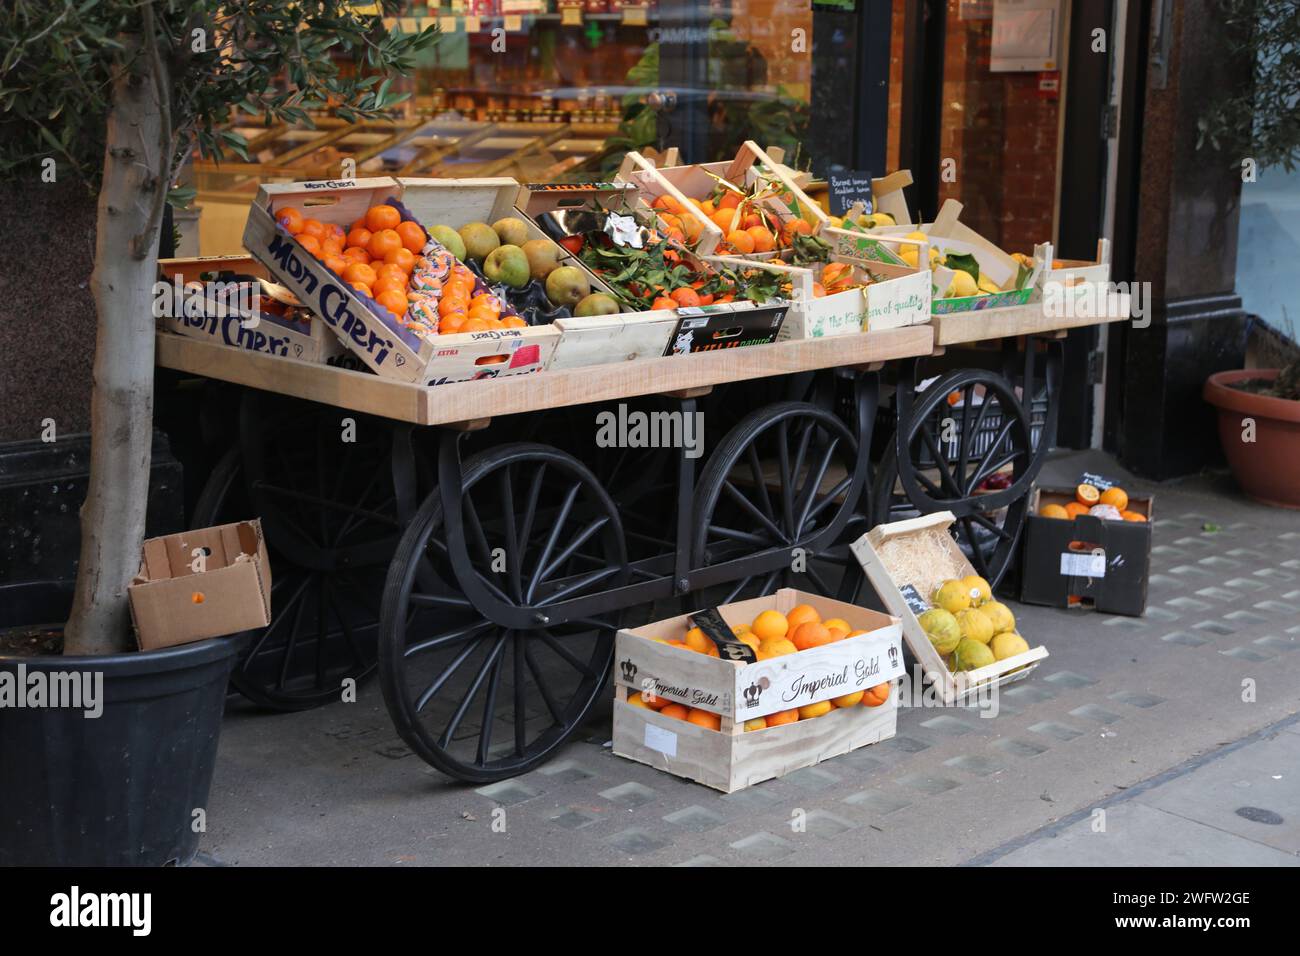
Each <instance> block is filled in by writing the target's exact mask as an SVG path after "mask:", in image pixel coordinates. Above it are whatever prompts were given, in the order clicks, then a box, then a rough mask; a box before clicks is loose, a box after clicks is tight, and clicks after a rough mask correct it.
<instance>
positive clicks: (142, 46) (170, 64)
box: [0, 0, 436, 654]
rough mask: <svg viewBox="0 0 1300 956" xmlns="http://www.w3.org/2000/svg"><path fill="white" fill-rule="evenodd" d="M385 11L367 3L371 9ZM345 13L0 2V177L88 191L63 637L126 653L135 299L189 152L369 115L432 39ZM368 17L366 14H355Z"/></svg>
mask: <svg viewBox="0 0 1300 956" xmlns="http://www.w3.org/2000/svg"><path fill="white" fill-rule="evenodd" d="M398 5H399V4H398V0H383V2H382V3H381V4H379V8H380V10H381V11H382V13H387V14H392V13H395V12H396V8H397V6H398ZM356 7H357V5H355V4H353V3H349V2H347V0H78V2H73V0H8V2H6V3H5V4H3V5H0V52H2V54H3V58H2V59H0V171H3V172H4V173H5V174H6V175H8V176H10V177H14V178H18V177H22V178H24V179H30V180H31V181H32V182H33V183H46V184H48V183H51V182H57V183H58V184H59V188H79V189H86V190H90V191H92V192H94V191H97V193H98V200H97V219H96V239H95V261H94V269H93V273H92V275H91V291H92V294H93V297H94V301H95V309H96V337H95V357H94V382H93V388H92V398H91V461H90V480H89V486H88V491H87V495H86V501H85V504H84V505H83V507H82V510H81V557H80V563H79V567H78V573H77V585H76V592H75V598H74V602H73V608H72V613H71V615H70V617H69V620H68V623H67V628H66V631H65V638H64V652H65V653H68V654H92V653H111V652H114V651H119V650H125V649H126V648H127V647H128V646H129V639H130V621H129V614H128V607H127V600H126V589H127V585H128V584H129V583H130V581H131V579H132V577H133V576H134V575H135V573H136V572H137V571H138V569H139V562H140V546H141V542H142V540H143V538H144V523H145V504H146V496H147V494H148V486H149V465H150V458H151V448H150V444H151V438H152V413H153V364H154V319H153V312H152V298H153V297H152V287H153V282H154V278H155V270H156V265H155V262H154V258H155V256H156V251H157V248H158V233H159V226H160V224H161V223H162V220H163V213H164V205H165V204H166V203H167V202H168V201H169V199H172V200H174V199H176V198H177V197H176V192H177V191H176V190H174V189H173V186H174V184H175V181H176V177H177V175H178V173H179V171H180V168H181V166H182V165H183V164H184V162H185V161H186V159H187V158H188V157H190V156H191V155H192V154H193V153H194V152H195V150H197V151H198V152H199V153H201V154H202V155H204V156H209V157H214V158H220V157H221V156H222V155H224V154H229V153H234V154H236V155H239V156H241V157H242V158H244V159H247V156H246V154H245V146H246V143H245V142H244V140H243V139H242V137H240V136H239V135H238V134H236V133H234V132H231V131H230V129H229V124H230V122H231V120H233V119H235V118H236V117H237V116H239V115H240V114H246V115H247V116H249V117H266V118H270V119H276V120H283V121H287V122H290V123H298V124H310V122H311V119H310V113H311V112H312V111H318V110H322V109H326V108H331V109H333V111H334V112H335V113H336V114H337V115H339V116H341V117H343V118H344V119H349V120H350V119H356V118H359V117H364V116H371V115H377V114H379V113H381V112H382V111H384V110H386V109H388V108H389V107H391V106H393V105H394V104H396V103H398V102H400V101H401V100H402V99H404V98H405V96H404V95H399V94H396V93H393V92H391V91H390V86H391V83H392V77H393V75H394V74H404V73H408V72H409V71H410V69H411V68H412V66H413V58H414V56H415V55H416V54H417V53H418V52H419V51H421V50H423V49H424V48H426V47H427V46H428V45H429V44H431V43H432V42H434V41H435V39H436V36H435V33H434V31H433V30H432V29H428V30H425V31H423V32H420V33H403V32H401V31H400V30H397V29H394V30H388V29H386V28H385V26H384V21H383V16H382V14H374V13H370V14H362V13H358V12H357V9H356ZM374 8H375V5H373V4H371V5H370V9H371V10H373V9H374Z"/></svg>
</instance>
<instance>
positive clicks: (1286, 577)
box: [1253, 568, 1295, 587]
mask: <svg viewBox="0 0 1300 956" xmlns="http://www.w3.org/2000/svg"><path fill="white" fill-rule="evenodd" d="M1253 573H1254V575H1255V577H1257V578H1267V579H1268V580H1269V581H1273V582H1282V581H1294V580H1295V575H1294V574H1292V573H1291V572H1290V571H1279V570H1277V568H1260V569H1259V570H1258V571H1255V572H1253ZM1261 586H1262V587H1267V586H1268V585H1261Z"/></svg>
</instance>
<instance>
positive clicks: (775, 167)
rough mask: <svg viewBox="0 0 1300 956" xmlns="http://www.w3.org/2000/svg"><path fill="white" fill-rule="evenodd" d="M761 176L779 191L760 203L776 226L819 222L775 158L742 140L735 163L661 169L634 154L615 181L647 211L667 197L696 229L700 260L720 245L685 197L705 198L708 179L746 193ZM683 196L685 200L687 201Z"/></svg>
mask: <svg viewBox="0 0 1300 956" xmlns="http://www.w3.org/2000/svg"><path fill="white" fill-rule="evenodd" d="M760 167H761V169H762V174H763V175H767V176H768V177H770V180H771V182H772V183H773V184H774V186H775V187H777V188H778V189H779V194H778V195H773V196H772V197H770V198H769V199H767V200H766V201H765V203H764V208H765V209H766V210H767V211H768V212H770V213H771V214H772V216H773V218H775V219H776V220H777V222H781V223H783V222H787V221H789V220H790V219H806V220H807V221H808V222H809V224H810V225H811V226H813V228H814V231H815V229H816V228H817V225H818V224H820V223H821V222H822V221H823V220H822V218H820V217H821V216H824V214H823V213H821V207H819V206H818V205H817V203H816V202H814V201H813V200H812V199H810V198H809V197H808V194H807V193H805V192H804V191H803V190H802V189H801V188H800V187H799V186H798V185H797V184H796V183H795V182H794V179H793V178H792V177H791V175H790V171H789V170H788V169H787V168H786V167H785V166H783V165H781V163H780V162H779V160H778V159H777V158H774V157H773V156H770V155H768V153H766V152H764V151H763V149H761V148H760V147H759V146H758V144H757V143H755V142H754V141H753V140H747V141H745V143H744V144H743V145H742V146H741V147H740V150H739V151H738V152H737V153H736V158H735V159H732V160H730V161H724V162H720V163H702V164H698V165H692V166H666V167H662V168H658V167H656V166H655V164H654V163H652V162H650V161H648V160H646V159H645V157H643V156H642V155H641V154H640V153H637V152H635V151H634V152H629V153H628V154H627V156H626V157H625V159H624V161H623V166H622V168H621V169H620V170H619V174H618V177H619V178H620V179H622V180H625V181H627V182H633V183H636V184H637V186H638V187H639V188H640V191H641V199H642V201H643V202H645V203H646V205H647V206H648V205H649V204H651V203H653V202H654V200H655V199H657V198H658V197H659V196H664V195H667V196H671V197H672V198H673V199H675V200H677V202H678V203H679V204H680V205H681V206H682V209H683V215H687V216H690V217H691V218H692V219H694V220H695V221H696V222H698V223H700V224H701V226H702V231H701V233H700V238H699V241H698V243H697V244H696V246H695V248H696V251H697V252H698V253H699V254H700V255H703V256H708V255H712V254H713V253H714V252H715V251H716V250H717V248H718V246H719V245H720V244H721V243H722V241H723V238H724V236H723V232H722V229H721V228H720V227H719V226H718V224H717V223H715V222H713V221H712V220H711V219H708V218H706V217H704V216H703V215H701V214H700V213H699V211H698V210H697V209H696V207H695V205H694V204H693V203H692V202H691V201H690V198H695V199H698V198H700V197H702V196H705V195H708V194H709V193H711V192H712V191H713V189H714V187H715V186H716V185H717V180H716V179H714V178H713V177H714V176H718V177H721V178H722V179H725V180H726V181H727V182H729V183H732V184H734V185H736V186H739V187H741V188H743V189H746V190H747V189H749V187H750V186H752V185H753V184H754V183H755V182H756V181H757V180H758V178H759V176H760ZM688 197H689V198H688Z"/></svg>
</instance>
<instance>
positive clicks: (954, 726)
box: [921, 714, 975, 737]
mask: <svg viewBox="0 0 1300 956" xmlns="http://www.w3.org/2000/svg"><path fill="white" fill-rule="evenodd" d="M921 726H922V727H924V728H925V729H926V730H932V731H934V732H935V733H939V734H943V735H944V736H945V737H964V736H965V735H966V734H969V733H971V732H972V731H973V730H974V729H975V728H974V727H972V726H971V725H970V724H968V723H966V721H964V720H958V719H957V718H956V717H949V716H947V715H946V714H944V715H942V716H939V717H931V718H930V719H929V720H923V721H921Z"/></svg>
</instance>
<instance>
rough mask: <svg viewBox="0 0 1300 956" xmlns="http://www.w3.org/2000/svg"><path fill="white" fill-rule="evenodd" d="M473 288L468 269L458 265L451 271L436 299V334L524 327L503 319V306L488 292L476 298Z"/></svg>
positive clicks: (515, 320) (520, 322) (517, 321)
mask: <svg viewBox="0 0 1300 956" xmlns="http://www.w3.org/2000/svg"><path fill="white" fill-rule="evenodd" d="M475 285H476V277H475V275H474V273H473V272H472V271H470V268H469V266H467V265H463V264H462V263H459V262H458V263H456V265H454V266H452V267H451V272H450V273H449V274H448V276H447V278H446V279H445V280H443V283H442V290H441V294H440V295H439V296H438V298H437V310H438V331H439V333H442V334H448V333H452V332H488V331H491V330H493V329H519V328H523V327H524V326H526V325H527V324H528V323H527V322H525V321H524V320H523V319H522V318H520V317H519V316H517V315H504V316H503V315H502V312H503V311H504V309H505V303H504V302H503V301H502V300H501V299H500V298H499V297H498V296H495V295H493V294H492V293H490V292H480V293H478V294H477V295H476V294H475V293H474V288H475Z"/></svg>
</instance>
